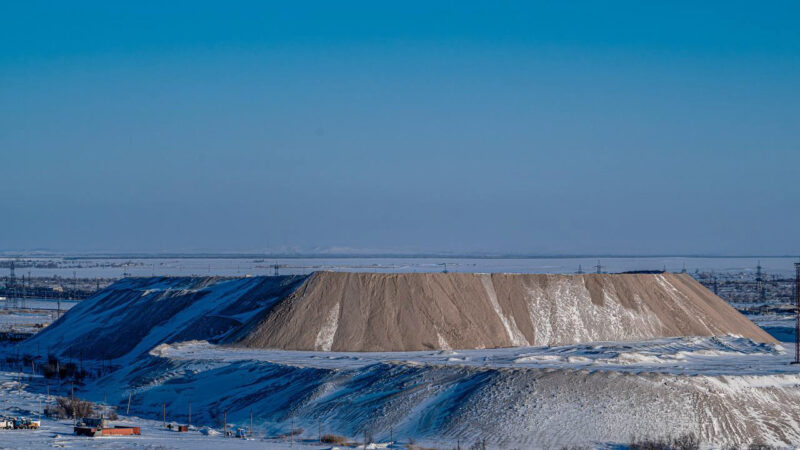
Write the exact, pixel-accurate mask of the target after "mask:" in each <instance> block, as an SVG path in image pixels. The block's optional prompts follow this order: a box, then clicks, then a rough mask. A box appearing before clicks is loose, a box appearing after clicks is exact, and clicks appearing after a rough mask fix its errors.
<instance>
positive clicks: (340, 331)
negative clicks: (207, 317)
mask: <svg viewBox="0 0 800 450" xmlns="http://www.w3.org/2000/svg"><path fill="white" fill-rule="evenodd" d="M725 334H735V335H740V336H744V337H747V338H750V339H753V340H756V341H760V342H776V341H775V340H774V339H773V338H772V337H771V336H769V335H768V334H767V333H766V332H764V331H763V330H762V329H760V328H759V327H757V326H756V325H755V324H753V323H752V322H750V321H749V320H747V319H746V318H745V317H744V316H742V315H741V314H739V313H738V312H737V311H736V310H735V309H733V308H732V307H730V306H729V305H728V304H727V303H726V302H725V301H724V300H722V299H720V298H719V297H717V296H715V295H714V294H713V293H711V292H710V291H708V290H707V289H705V288H704V287H703V286H702V285H700V284H699V283H697V282H696V281H695V280H694V279H692V278H691V277H690V276H689V275H685V274H669V273H665V274H619V275H616V274H615V275H606V274H603V275H595V274H587V275H538V274H537V275H530V274H466V273H465V274H461V273H449V274H442V273H426V274H374V273H337V272H317V273H314V274H313V275H311V276H310V277H309V278H308V279H307V280H306V281H305V282H304V283H303V284H302V285H301V286H300V287H298V288H297V289H296V290H295V291H294V292H293V293H292V294H291V295H289V296H288V297H286V298H285V299H283V300H282V301H281V302H280V303H279V304H278V305H276V306H275V307H274V308H272V309H270V310H269V311H268V312H265V313H264V314H262V315H259V316H256V317H254V318H253V319H252V320H251V321H249V322H248V323H246V324H244V326H243V327H242V328H241V329H240V330H238V331H237V332H235V333H234V334H233V335H231V336H230V337H229V338H228V339H226V342H227V343H229V344H232V345H235V346H241V347H250V348H279V349H292V350H324V351H410V350H426V349H450V348H452V349H467V348H492V347H511V346H526V345H566V344H576V343H581V342H592V341H624V340H640V339H652V338H659V337H669V336H713V335H725Z"/></svg>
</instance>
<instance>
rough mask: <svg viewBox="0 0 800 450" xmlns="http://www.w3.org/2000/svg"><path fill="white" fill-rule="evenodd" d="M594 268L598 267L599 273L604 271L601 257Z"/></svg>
mask: <svg viewBox="0 0 800 450" xmlns="http://www.w3.org/2000/svg"><path fill="white" fill-rule="evenodd" d="M594 268H595V269H597V273H603V266H601V265H600V260H599V259H598V260H597V265H596V266H594Z"/></svg>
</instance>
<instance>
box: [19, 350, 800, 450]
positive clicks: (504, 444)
mask: <svg viewBox="0 0 800 450" xmlns="http://www.w3.org/2000/svg"><path fill="white" fill-rule="evenodd" d="M788 350H789V351H787V349H786V348H784V347H783V346H780V345H770V344H757V343H754V342H752V341H749V340H747V339H742V338H737V337H733V336H730V337H721V338H680V339H677V338H676V339H659V340H654V341H646V342H630V343H596V344H588V345H571V346H564V347H538V348H513V349H493V350H470V351H438V352H403V353H330V352H292V351H270V350H244V349H230V348H221V347H218V346H215V345H211V344H208V343H205V342H188V343H177V344H172V345H161V346H158V347H157V348H155V349H153V350H152V351H151V352H150V354H149V355H147V356H146V357H144V358H139V359H137V360H135V361H132V362H131V363H130V364H128V365H125V366H123V367H120V368H118V369H117V370H116V371H115V372H113V373H111V374H110V375H106V376H105V377H102V378H100V379H97V380H93V381H91V382H89V383H88V384H87V385H86V386H83V387H81V388H80V390H79V394H78V395H80V396H81V397H84V398H88V399H90V400H93V401H95V402H98V403H100V402H103V401H108V403H109V404H112V405H115V406H117V407H118V408H119V410H121V411H124V410H125V408H126V407H127V402H128V394H129V393H130V395H131V413H132V414H136V415H139V416H142V417H145V418H147V419H150V421H146V420H145V421H142V420H140V419H134V420H135V421H136V423H140V422H142V423H145V424H146V425H145V429H146V434H147V435H153V436H165V438H164V439H173V438H172V436H173V435H171V434H170V433H167V432H161V431H159V420H158V419H159V418H160V417H161V414H162V411H163V410H166V414H167V419H168V420H176V421H180V422H185V421H187V420H188V417H187V416H188V407H189V405H190V404H191V409H192V418H193V419H192V422H193V423H196V424H201V425H207V426H209V425H210V426H216V427H217V428H219V427H220V426H219V425H218V424H219V423H220V420H221V417H223V415H226V416H227V418H228V422H229V423H231V424H235V426H239V427H245V428H246V427H247V426H248V423H249V417H250V413H251V412H252V413H253V416H254V423H255V426H256V429H257V430H259V432H261V433H263V436H277V435H281V434H284V433H287V432H289V431H290V429H296V428H302V429H304V430H305V431H304V432H303V433H302V434H301V435H300V436H299V438H300V439H305V440H308V441H311V440H314V439H315V436H317V433H318V431H317V430H318V429H320V428H321V430H322V433H328V432H331V433H335V434H340V435H344V436H347V437H349V438H350V439H353V440H358V439H359V438H360V436H363V433H364V432H367V433H369V434H370V435H372V436H374V437H375V438H376V439H378V440H382V441H388V440H389V439H390V437H394V439H396V440H399V441H403V442H408V440H409V438H413V439H414V440H415V441H416V442H418V443H421V444H425V445H430V446H434V447H438V448H444V447H454V446H455V445H456V443H458V442H459V441H460V442H461V443H466V444H469V445H472V444H473V443H475V442H477V441H479V440H482V439H487V444H488V446H489V448H552V447H554V446H555V447H559V446H563V445H586V446H592V447H608V446H613V445H618V444H620V443H624V442H626V441H628V439H630V437H631V436H634V435H638V436H642V435H649V436H653V437H660V436H666V435H669V434H671V435H675V434H678V433H682V432H694V433H696V434H698V435H700V436H701V437H702V438H703V440H704V441H705V442H706V443H707V444H717V445H722V444H723V443H730V442H734V443H738V444H748V443H751V442H753V440H754V439H758V440H760V441H762V442H767V443H772V444H776V445H787V444H788V443H793V444H794V443H797V442H800V427H799V426H798V424H800V412H798V411H796V407H795V405H796V404H797V402H799V401H800V390H798V386H800V368H798V366H793V365H789V364H788V363H789V362H790V360H791V354H792V353H793V351H792V350H793V349H788ZM68 388H69V387H68V386H61V387H60V388H59V389H61V391H62V392H66V390H68ZM53 389H56V388H53ZM11 390H13V387H12V388H11ZM28 390H30V391H32V392H37V393H38V394H28V395H40V396H41V394H42V393H43V392H44V387H43V386H41V385H38V386H37V385H33V386H31V387H29V388H28ZM33 398H34V399H35V398H37V397H35V396H34V397H33ZM34 401H35V400H34ZM29 403H30V402H29ZM162 408H163V410H162ZM148 424H149V425H148ZM148 430H149V431H148ZM159 433H160V434H159ZM180 438H183V436H181V437H180ZM187 439H188V438H187ZM197 439H206V438H205V437H197ZM142 441H144V440H142ZM278 443H279V442H276V441H275V440H274V439H272V440H270V441H268V442H267V444H269V445H273V444H278ZM225 444H227V442H225ZM262 444H263V443H262ZM159 445H164V444H161V443H159ZM171 445H176V446H180V447H184V445H185V446H192V445H194V444H192V443H189V442H187V443H185V444H184V443H183V442H179V441H175V442H173V444H171ZM198 445H203V444H198ZM214 445H217V444H214ZM309 445H312V444H309Z"/></svg>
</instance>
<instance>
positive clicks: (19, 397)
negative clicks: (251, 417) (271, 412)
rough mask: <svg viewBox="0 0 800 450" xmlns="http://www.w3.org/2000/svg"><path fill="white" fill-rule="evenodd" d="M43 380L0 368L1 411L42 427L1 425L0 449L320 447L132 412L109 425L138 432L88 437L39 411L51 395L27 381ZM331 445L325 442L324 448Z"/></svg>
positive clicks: (68, 423)
mask: <svg viewBox="0 0 800 450" xmlns="http://www.w3.org/2000/svg"><path fill="white" fill-rule="evenodd" d="M43 382H44V380H43V379H42V378H41V377H38V376H37V377H31V376H30V374H26V375H25V376H23V377H22V381H21V382H20V381H19V376H18V374H17V373H11V372H3V371H0V416H5V417H17V416H25V417H30V418H33V419H40V420H41V422H42V427H41V428H40V429H38V430H0V448H3V449H31V448H111V449H127V448H149V449H155V448H163V449H166V448H192V449H217V448H231V449H238V448H241V449H255V448H261V449H263V448H275V449H289V448H297V449H301V450H302V449H311V448H315V449H321V448H326V446H320V445H319V444H318V443H316V442H313V443H312V442H311V441H312V440H311V439H306V440H305V441H304V440H299V441H298V440H295V441H294V442H289V441H288V440H286V439H280V438H274V437H273V438H269V437H267V436H266V434H265V432H264V431H263V430H259V429H255V430H254V431H253V436H252V437H251V438H248V439H236V438H231V437H228V438H226V437H224V436H223V435H222V429H221V428H220V429H219V430H213V431H211V432H210V433H209V432H208V431H207V430H208V429H207V428H200V429H198V428H196V427H193V428H192V429H191V430H190V431H189V432H186V433H178V432H176V431H171V430H168V429H165V428H164V426H163V422H162V421H158V420H148V419H143V418H140V417H136V416H134V415H130V416H121V417H120V420H115V421H113V422H112V423H113V424H114V425H131V426H137V427H140V428H141V430H142V434H141V436H113V437H111V436H105V437H98V438H89V437H82V436H75V435H74V434H73V422H72V420H55V419H49V418H47V417H43V416H42V415H41V413H42V408H43V407H44V405H45V404H46V403H47V402H48V401H50V402H51V403H52V400H51V399H50V398H49V397H48V396H47V395H46V394H42V393H40V392H38V391H37V390H35V389H30V388H31V385H40V384H42V383H43ZM329 447H330V446H327V448H329Z"/></svg>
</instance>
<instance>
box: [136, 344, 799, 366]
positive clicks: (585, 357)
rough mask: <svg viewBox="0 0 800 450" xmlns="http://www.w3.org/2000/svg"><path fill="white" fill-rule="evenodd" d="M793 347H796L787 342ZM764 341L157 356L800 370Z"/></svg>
mask: <svg viewBox="0 0 800 450" xmlns="http://www.w3.org/2000/svg"><path fill="white" fill-rule="evenodd" d="M784 345H786V346H790V345H791V344H784ZM784 345H774V344H762V343H756V342H753V341H751V340H749V339H744V338H740V337H736V336H727V337H689V338H667V339H656V340H651V341H638V342H596V343H591V344H578V345H566V346H558V347H514V348H500V349H490V350H443V351H430V352H424V351H423V352H376V353H370V352H365V353H360V352H359V353H348V352H335V353H331V352H304V351H282V350H249V349H240V348H229V347H220V346H216V345H211V344H209V343H207V342H186V343H180V344H173V345H161V346H159V347H157V348H155V349H153V351H152V352H151V354H153V355H156V356H160V357H165V358H169V359H172V360H180V361H194V362H199V361H207V362H214V363H221V362H225V363H234V362H242V361H263V362H270V363H276V364H286V365H292V366H297V367H314V368H321V369H346V368H357V367H364V366H369V365H372V364H377V363H409V364H425V365H450V366H469V367H492V368H528V369H574V370H587V371H616V372H628V373H641V372H658V373H668V374H675V375H771V374H792V375H796V374H798V373H800V367H798V366H793V365H790V364H789V363H790V362H791V361H792V359H793V358H794V352H793V347H794V346H793V345H791V347H790V348H791V350H790V351H788V352H787V351H786V348H785V346H784Z"/></svg>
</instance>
